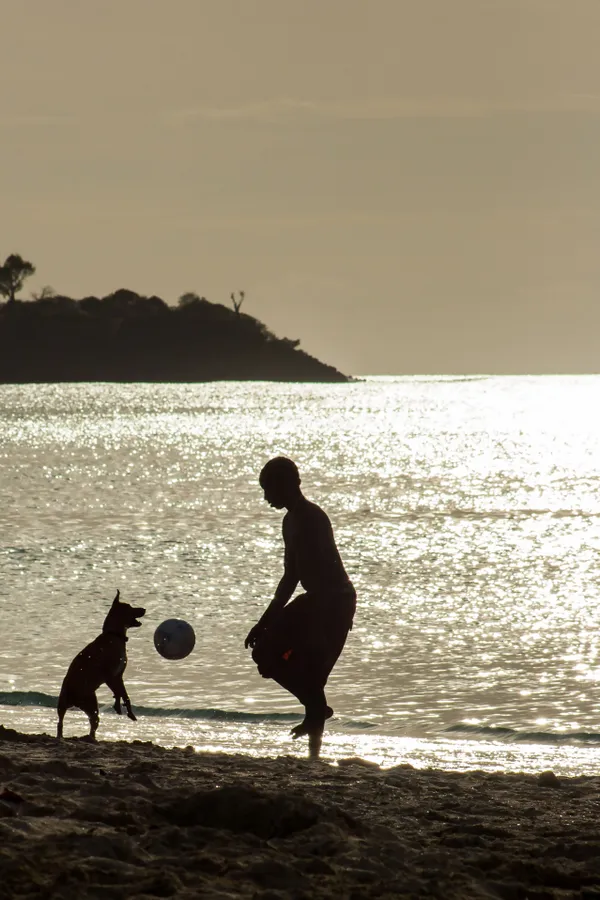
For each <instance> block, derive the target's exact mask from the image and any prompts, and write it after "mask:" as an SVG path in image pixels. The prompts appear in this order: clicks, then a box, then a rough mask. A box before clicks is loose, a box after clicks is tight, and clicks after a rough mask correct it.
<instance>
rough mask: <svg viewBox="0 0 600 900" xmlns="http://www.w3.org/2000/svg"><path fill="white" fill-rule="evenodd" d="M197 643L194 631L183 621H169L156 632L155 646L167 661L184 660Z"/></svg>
mask: <svg viewBox="0 0 600 900" xmlns="http://www.w3.org/2000/svg"><path fill="white" fill-rule="evenodd" d="M195 643H196V635H195V634H194V629H193V628H192V626H191V625H190V624H189V622H184V621H183V619H167V620H166V621H165V622H163V623H162V624H161V625H159V626H158V628H157V629H156V631H155V632H154V646H155V647H156V649H157V650H158V652H159V653H160V655H161V656H164V658H165V659H184V658H185V657H186V656H189V655H190V653H191V652H192V650H193V649H194V644H195Z"/></svg>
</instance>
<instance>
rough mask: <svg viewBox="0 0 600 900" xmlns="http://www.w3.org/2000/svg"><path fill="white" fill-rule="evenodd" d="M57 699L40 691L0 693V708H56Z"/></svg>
mask: <svg viewBox="0 0 600 900" xmlns="http://www.w3.org/2000/svg"><path fill="white" fill-rule="evenodd" d="M57 703H58V697H53V696H52V695H51V694H42V693H41V692H40V691H0V706H46V707H56V704H57Z"/></svg>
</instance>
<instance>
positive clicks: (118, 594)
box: [112, 590, 121, 606]
mask: <svg viewBox="0 0 600 900" xmlns="http://www.w3.org/2000/svg"><path fill="white" fill-rule="evenodd" d="M120 596H121V591H119V590H117V596H116V597H115V599H114V600H113V602H112V605H113V606H116V605H117V603H118V602H119V597H120Z"/></svg>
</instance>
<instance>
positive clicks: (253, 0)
mask: <svg viewBox="0 0 600 900" xmlns="http://www.w3.org/2000/svg"><path fill="white" fill-rule="evenodd" d="M0 14H1V16H0V21H1V22H2V31H3V37H4V39H3V42H2V52H1V53H0V255H1V256H2V257H3V256H4V255H6V254H8V253H10V252H19V253H21V254H22V255H24V256H25V257H27V258H28V259H31V260H32V261H33V262H34V263H35V264H36V265H37V267H38V273H37V275H36V276H35V279H33V280H32V281H31V282H29V283H28V287H27V289H26V291H25V293H24V296H27V294H28V293H29V290H30V289H34V288H36V287H39V286H41V285H42V284H50V285H52V286H53V287H54V288H55V289H57V290H58V291H60V292H61V293H66V294H69V295H71V296H75V297H79V296H83V295H86V294H96V295H102V294H105V293H108V292H110V291H112V290H115V289H117V288H120V287H128V288H131V289H133V290H136V291H138V292H140V293H154V294H159V295H160V296H162V297H163V298H164V299H165V300H167V301H168V302H171V303H174V302H176V300H177V297H178V296H179V295H180V294H181V293H183V292H184V291H189V290H192V291H197V292H198V293H200V294H203V295H205V296H206V297H208V299H210V300H213V301H219V302H224V303H227V302H228V298H229V294H230V292H231V291H232V290H238V289H240V288H242V289H244V290H245V291H246V295H247V299H246V305H245V307H244V309H245V311H247V312H248V313H250V314H252V315H255V316H257V317H258V318H260V319H262V320H263V321H264V322H265V323H266V324H267V325H268V326H269V327H271V328H272V329H273V330H274V331H275V332H276V333H277V334H279V335H280V336H287V337H290V338H301V342H302V346H303V347H304V349H306V350H308V352H311V353H314V354H315V355H317V356H319V357H321V358H323V359H324V360H326V361H327V362H331V363H333V364H335V365H337V366H339V367H340V368H342V369H343V370H345V371H349V372H355V373H382V374H385V373H400V372H420V373H422V372H432V373H433V372H435V373H438V372H501V371H504V372H528V371H529V372H535V371H545V372H554V371H574V372H580V371H600V252H599V250H600V53H599V52H598V47H599V46H600V0H98V2H93V0H0Z"/></svg>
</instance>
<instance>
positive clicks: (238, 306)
mask: <svg viewBox="0 0 600 900" xmlns="http://www.w3.org/2000/svg"><path fill="white" fill-rule="evenodd" d="M245 299H246V291H238V299H237V300H236V299H235V291H234V292H233V293H232V294H231V304H232V306H233V309H234V312H236V313H237V314H238V315H239V312H240V309H241V308H242V303H243V302H244V300H245Z"/></svg>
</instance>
